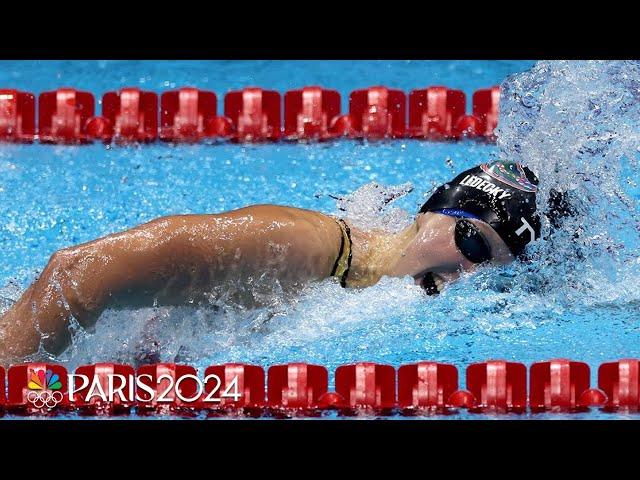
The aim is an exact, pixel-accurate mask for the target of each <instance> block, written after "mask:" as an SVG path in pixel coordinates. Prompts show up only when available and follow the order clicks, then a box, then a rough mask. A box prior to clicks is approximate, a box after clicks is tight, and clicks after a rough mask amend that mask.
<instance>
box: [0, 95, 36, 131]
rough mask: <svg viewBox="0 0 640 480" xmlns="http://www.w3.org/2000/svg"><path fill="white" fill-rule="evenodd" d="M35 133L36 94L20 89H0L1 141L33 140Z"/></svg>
mask: <svg viewBox="0 0 640 480" xmlns="http://www.w3.org/2000/svg"><path fill="white" fill-rule="evenodd" d="M35 134H36V100H35V97H34V95H33V94H32V93H29V92H20V91H18V90H0V141H3V142H32V141H33V137H34V136H35Z"/></svg>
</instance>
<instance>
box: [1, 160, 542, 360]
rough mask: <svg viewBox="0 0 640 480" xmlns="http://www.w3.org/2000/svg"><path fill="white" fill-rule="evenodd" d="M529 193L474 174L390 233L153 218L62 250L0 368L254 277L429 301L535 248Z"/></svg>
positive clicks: (313, 218) (536, 223)
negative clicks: (141, 310)
mask: <svg viewBox="0 0 640 480" xmlns="http://www.w3.org/2000/svg"><path fill="white" fill-rule="evenodd" d="M537 184H538V179H537V178H536V176H535V175H534V173H533V172H532V171H531V170H529V169H528V168H527V167H524V166H522V165H521V164H519V163H513V162H496V163H491V164H482V165H480V166H477V167H475V168H472V169H469V170H467V171H465V172H463V173H461V174H460V175H458V176H457V177H456V178H454V179H453V180H452V181H451V182H449V183H447V184H445V185H442V186H440V187H438V188H437V189H436V190H435V192H434V193H433V195H432V196H431V197H430V198H429V199H428V200H427V201H426V203H425V204H424V205H423V206H422V208H420V210H419V212H418V214H417V215H416V218H415V221H414V222H413V223H412V224H411V225H410V226H408V227H407V228H405V229H404V230H402V231H400V232H398V233H389V232H383V231H379V230H372V231H366V230H363V229H360V228H356V227H354V226H353V225H351V224H350V223H349V222H348V221H346V220H344V219H341V218H334V217H332V216H328V215H325V214H322V213H318V212H315V211H311V210H304V209H299V208H292V207H284V206H276V205H255V206H250V207H245V208H240V209H238V210H234V211H230V212H225V213H219V214H210V215H195V214H194V215H171V216H166V217H161V218H158V219H155V220H152V221H150V222H148V223H145V224H143V225H139V226H136V227H134V228H131V229H129V230H126V231H124V232H120V233H114V234H111V235H108V236H106V237H103V238H99V239H97V240H93V241H90V242H88V243H84V244H81V245H77V246H74V247H69V248H65V249H62V250H60V251H58V252H56V253H54V254H53V255H52V256H51V258H50V260H49V263H48V264H47V265H46V267H45V269H44V270H43V271H42V273H41V274H40V276H39V277H38V278H37V280H36V281H35V282H34V283H33V284H32V285H31V286H30V287H29V288H28V289H27V290H26V291H25V292H24V293H23V295H22V296H21V297H20V299H18V301H17V302H16V303H15V304H14V305H13V306H12V307H11V308H10V309H9V310H8V311H6V312H5V313H4V315H3V316H2V317H1V318H0V364H3V365H7V364H9V363H16V362H19V361H21V360H23V359H25V358H26V357H28V356H29V355H32V354H34V353H36V352H38V351H39V349H40V348H44V349H45V350H46V352H48V353H50V354H54V355H55V354H59V353H61V352H62V351H64V349H65V348H66V347H67V346H68V345H69V343H70V340H71V336H70V332H69V326H70V322H71V321H73V319H75V321H77V322H78V323H79V324H80V325H81V326H82V327H84V328H90V327H91V326H93V325H94V324H95V322H96V320H97V318H98V317H99V315H100V313H101V312H102V311H103V310H105V309H106V308H117V307H129V308H131V307H135V306H152V305H160V304H164V305H184V304H194V303H197V302H200V301H203V300H205V299H206V298H207V297H206V296H207V294H208V293H209V294H210V292H211V291H212V289H213V288H217V287H222V288H223V289H224V288H226V287H225V285H230V284H231V283H232V282H235V284H236V285H237V284H238V282H240V283H246V282H251V281H253V279H255V278H257V277H261V276H262V277H263V278H265V276H266V278H267V280H268V281H269V282H272V283H274V284H275V283H277V284H278V285H280V286H281V287H282V288H283V289H284V290H290V289H295V288H296V287H300V286H301V285H305V284H307V283H309V282H312V281H319V280H322V279H325V278H327V277H334V278H335V279H336V282H337V283H339V284H340V285H341V286H342V287H347V288H362V287H367V286H370V285H374V284H375V283H377V282H378V281H379V280H380V279H381V278H382V277H383V276H391V277H404V276H407V275H410V276H411V277H413V279H414V281H415V283H416V284H417V285H420V286H421V287H422V288H423V289H424V290H425V291H426V292H427V293H429V294H436V293H438V292H440V291H441V290H442V289H443V288H444V287H445V284H447V283H449V282H452V281H454V280H456V279H457V278H458V277H459V276H460V275H461V274H462V273H463V272H471V271H474V270H476V269H477V268H479V267H481V266H483V265H486V264H496V265H503V264H507V263H509V262H511V261H513V260H514V259H515V258H517V257H518V256H520V255H521V254H523V252H524V250H525V247H526V246H527V245H528V244H529V243H531V242H532V241H534V240H535V239H537V238H538V236H539V235H540V225H541V223H540V218H539V216H538V214H537V213H536V191H537Z"/></svg>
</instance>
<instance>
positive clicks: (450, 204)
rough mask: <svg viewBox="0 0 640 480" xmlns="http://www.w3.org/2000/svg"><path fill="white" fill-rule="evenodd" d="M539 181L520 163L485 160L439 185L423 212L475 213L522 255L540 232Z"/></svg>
mask: <svg viewBox="0 0 640 480" xmlns="http://www.w3.org/2000/svg"><path fill="white" fill-rule="evenodd" d="M537 184H538V179H537V177H536V176H535V175H534V173H533V172H532V171H531V170H529V169H528V168H527V167H523V166H522V165H521V164H520V163H517V162H495V163H492V164H487V163H485V164H482V165H480V166H478V167H474V168H471V169H469V170H467V171H465V172H462V173H461V174H460V175H458V176H457V177H456V178H454V179H453V181H451V182H450V183H448V184H446V185H441V186H440V187H438V188H437V189H436V191H435V192H434V194H433V195H431V197H430V198H429V200H427V201H426V202H425V204H424V205H423V206H422V208H421V209H420V212H421V213H424V212H433V211H436V210H442V209H460V210H464V211H465V212H469V213H471V214H474V215H476V216H477V217H479V218H480V219H481V220H483V221H484V222H486V223H488V224H489V225H491V227H493V229H494V230H495V231H496V232H497V233H498V235H500V238H502V239H503V240H504V242H505V243H506V244H507V245H508V247H509V248H510V249H511V252H512V253H513V254H514V255H519V254H521V253H522V252H523V251H524V249H525V247H526V245H527V244H528V243H530V242H532V241H534V240H535V239H536V238H538V236H539V235H540V218H539V216H538V214H537V213H536V192H537Z"/></svg>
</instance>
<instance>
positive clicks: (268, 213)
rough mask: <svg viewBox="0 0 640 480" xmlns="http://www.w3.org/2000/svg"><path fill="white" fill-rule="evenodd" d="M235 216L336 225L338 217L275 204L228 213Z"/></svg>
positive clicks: (265, 204)
mask: <svg viewBox="0 0 640 480" xmlns="http://www.w3.org/2000/svg"><path fill="white" fill-rule="evenodd" d="M228 213H229V214H235V215H240V216H243V215H257V216H260V217H263V218H268V219H287V220H292V221H309V222H312V223H316V222H320V223H325V222H332V223H335V221H336V217H333V216H331V215H327V214H325V213H322V212H318V211H316V210H310V209H306V208H299V207H291V206H288V205H275V204H267V203H264V204H256V205H249V206H246V207H242V208H238V209H236V210H232V211H231V212H228Z"/></svg>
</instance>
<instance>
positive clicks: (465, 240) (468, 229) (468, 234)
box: [433, 208, 491, 263]
mask: <svg viewBox="0 0 640 480" xmlns="http://www.w3.org/2000/svg"><path fill="white" fill-rule="evenodd" d="M433 212H434V213H441V214H443V215H448V216H450V217H454V218H455V219H456V227H455V233H454V239H455V242H456V247H457V248H458V250H460V253H462V255H463V256H464V257H465V258H466V259H467V260H469V261H470V262H472V263H482V262H488V261H489V260H491V247H489V244H488V243H487V240H486V239H485V238H484V236H483V235H482V233H480V230H479V229H478V227H477V226H476V225H474V224H473V223H472V222H470V221H469V220H468V219H469V218H474V219H477V220H480V218H479V217H477V216H476V215H473V214H472V213H468V212H465V211H464V210H459V209H457V208H442V209H440V210H433Z"/></svg>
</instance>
